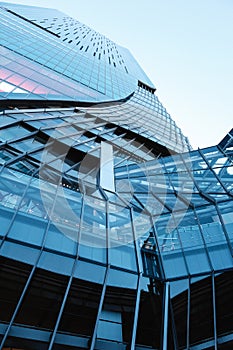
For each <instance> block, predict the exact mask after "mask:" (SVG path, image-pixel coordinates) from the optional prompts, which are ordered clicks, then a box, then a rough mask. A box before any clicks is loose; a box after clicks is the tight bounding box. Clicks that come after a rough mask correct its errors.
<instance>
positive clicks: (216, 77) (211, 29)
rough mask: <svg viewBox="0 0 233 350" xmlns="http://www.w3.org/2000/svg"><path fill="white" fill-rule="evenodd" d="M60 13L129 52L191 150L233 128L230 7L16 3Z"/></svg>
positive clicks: (77, 0)
mask: <svg viewBox="0 0 233 350" xmlns="http://www.w3.org/2000/svg"><path fill="white" fill-rule="evenodd" d="M8 2H13V3H21V4H26V5H35V6H44V7H52V8H57V9H59V10H61V11H63V12H65V13H67V14H68V15H71V16H72V17H74V18H77V19H78V20H79V21H81V22H83V23H85V24H87V25H89V26H90V27H92V28H93V29H95V30H97V31H99V32H100V33H102V34H105V35H106V36H108V37H109V38H110V39H112V40H113V41H115V42H117V43H118V44H120V45H123V46H125V47H127V48H128V49H129V50H130V51H131V52H132V54H133V55H134V56H135V58H136V59H137V60H138V62H139V63H140V65H141V66H142V68H143V69H144V70H145V72H146V73H147V75H148V76H149V78H150V79H151V80H152V81H153V83H154V84H155V86H156V88H157V95H158V97H159V99H160V101H161V102H162V103H163V104H164V106H165V107H166V109H167V110H168V112H169V113H170V114H171V116H172V117H173V119H174V120H175V121H176V123H177V124H178V126H179V127H181V128H182V130H183V133H184V134H185V135H186V136H188V138H189V140H190V142H191V144H192V145H193V147H194V148H197V147H206V146H211V145H214V144H216V143H218V142H219V141H220V140H221V139H222V138H223V137H224V136H225V134H226V133H227V132H228V131H229V130H230V129H231V128H232V127H233V123H232V121H233V118H232V114H233V96H232V95H233V94H232V92H233V88H232V86H233V40H232V36H233V20H232V18H233V1H232V0H221V1H220V0H188V1H187V0H144V1H141V0H117V1H106V0H98V1H97V0H86V1H84V0H82V1H81V0H50V1H46V0H33V1H32V0H31V1H30V0H18V1H17V0H15V1H8Z"/></svg>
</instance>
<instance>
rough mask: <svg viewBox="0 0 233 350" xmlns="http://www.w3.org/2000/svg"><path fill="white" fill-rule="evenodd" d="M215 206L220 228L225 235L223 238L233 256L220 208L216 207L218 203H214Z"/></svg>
mask: <svg viewBox="0 0 233 350" xmlns="http://www.w3.org/2000/svg"><path fill="white" fill-rule="evenodd" d="M215 208H216V211H217V214H218V217H219V220H220V223H221V225H222V228H223V232H224V235H225V238H226V241H227V245H228V248H229V249H230V252H231V255H232V256H233V248H232V245H231V241H230V238H229V235H228V232H227V229H226V226H225V223H224V221H223V218H222V214H221V211H220V209H219V207H218V203H215Z"/></svg>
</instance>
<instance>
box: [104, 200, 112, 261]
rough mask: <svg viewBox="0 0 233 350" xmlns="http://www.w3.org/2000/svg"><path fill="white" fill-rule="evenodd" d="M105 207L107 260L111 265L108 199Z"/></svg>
mask: <svg viewBox="0 0 233 350" xmlns="http://www.w3.org/2000/svg"><path fill="white" fill-rule="evenodd" d="M105 209H106V248H105V249H106V261H107V265H108V266H110V254H109V249H111V247H110V244H111V242H110V225H109V201H108V200H106V204H105Z"/></svg>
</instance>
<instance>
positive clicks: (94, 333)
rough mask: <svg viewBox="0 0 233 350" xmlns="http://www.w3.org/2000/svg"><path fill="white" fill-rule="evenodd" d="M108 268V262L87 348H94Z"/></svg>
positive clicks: (90, 349)
mask: <svg viewBox="0 0 233 350" xmlns="http://www.w3.org/2000/svg"><path fill="white" fill-rule="evenodd" d="M109 270H110V264H108V265H107V267H106V271H105V276H104V282H103V288H102V292H101V297H100V302H99V307H98V312H97V316H96V321H95V327H94V331H93V334H92V338H91V341H90V347H89V350H94V347H95V341H96V335H97V329H98V324H99V319H100V315H101V312H102V308H103V304H104V297H105V293H106V288H107V279H108V274H109Z"/></svg>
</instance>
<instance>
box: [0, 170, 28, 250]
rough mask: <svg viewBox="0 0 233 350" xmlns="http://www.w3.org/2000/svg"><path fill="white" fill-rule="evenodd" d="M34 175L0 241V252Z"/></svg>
mask: <svg viewBox="0 0 233 350" xmlns="http://www.w3.org/2000/svg"><path fill="white" fill-rule="evenodd" d="M33 175H34V174H32V175H31V176H30V179H29V181H28V184H27V185H26V188H25V190H24V192H23V194H22V197H21V199H20V201H19V204H18V205H17V208H16V209H15V211H14V214H13V216H12V219H11V222H10V224H9V227H8V230H7V232H6V234H5V236H4V237H3V239H2V241H1V243H0V253H1V248H2V245H3V243H4V242H5V239H6V238H7V236H8V234H9V232H10V230H11V228H12V225H13V223H14V220H15V217H16V215H17V214H18V212H19V209H20V206H21V204H22V201H23V199H24V196H25V194H26V193H27V191H28V189H29V187H30V184H31V182H32V179H33ZM0 255H1V254H0Z"/></svg>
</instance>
